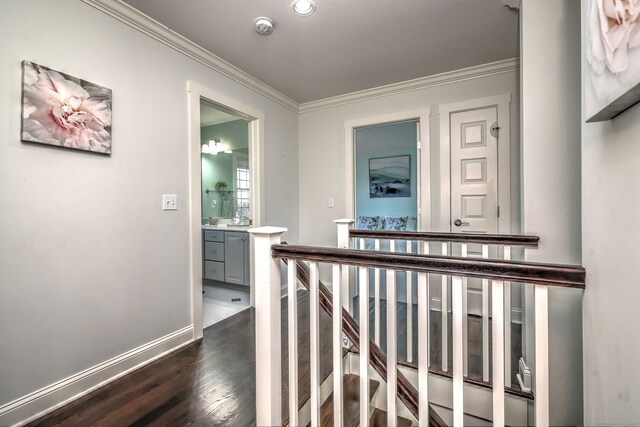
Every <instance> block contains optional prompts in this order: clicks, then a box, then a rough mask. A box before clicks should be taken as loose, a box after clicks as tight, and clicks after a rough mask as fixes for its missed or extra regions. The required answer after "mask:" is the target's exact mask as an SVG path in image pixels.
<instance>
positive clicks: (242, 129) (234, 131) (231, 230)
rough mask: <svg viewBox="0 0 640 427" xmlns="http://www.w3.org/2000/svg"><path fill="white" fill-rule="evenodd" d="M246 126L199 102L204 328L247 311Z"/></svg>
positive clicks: (237, 118)
mask: <svg viewBox="0 0 640 427" xmlns="http://www.w3.org/2000/svg"><path fill="white" fill-rule="evenodd" d="M249 123H250V120H248V119H247V118H246V117H245V116H244V115H239V114H237V113H235V112H233V111H230V110H229V109H227V108H226V107H224V106H221V105H219V104H217V103H215V102H212V101H211V100H209V99H206V98H201V99H200V141H201V150H200V152H201V156H200V159H201V165H202V166H201V171H202V184H201V189H202V191H201V199H202V204H201V205H202V208H201V209H202V247H203V260H202V263H203V278H202V321H203V324H202V327H203V328H205V329H206V328H207V327H209V326H211V325H213V324H215V323H217V322H219V321H221V320H224V319H226V318H227V317H230V316H232V315H234V314H236V313H239V312H240V311H242V310H245V309H247V308H249V301H250V292H249V289H250V268H249V266H250V259H251V256H250V241H249V237H248V236H249V235H248V233H247V229H248V228H249V226H250V225H251V197H250V196H251V180H250V176H251V168H250V166H249Z"/></svg>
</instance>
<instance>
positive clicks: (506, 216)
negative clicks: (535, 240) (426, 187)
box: [439, 94, 511, 234]
mask: <svg viewBox="0 0 640 427" xmlns="http://www.w3.org/2000/svg"><path fill="white" fill-rule="evenodd" d="M510 103H511V94H504V95H496V96H491V97H486V98H479V99H471V100H467V101H461V102H456V103H451V104H442V105H440V106H439V111H440V224H439V228H440V230H441V231H468V232H470V231H478V232H483V231H484V232H488V233H501V234H509V233H510V232H511V175H510V174H511V170H510V117H509V104H510ZM474 110H480V111H484V110H486V112H487V113H488V112H489V111H495V112H496V113H497V120H495V121H497V122H498V126H499V127H500V129H499V138H498V139H497V140H496V138H494V137H493V136H491V134H490V128H491V125H492V124H493V121H491V122H490V123H488V124H485V125H480V123H483V122H484V121H490V120H491V119H490V118H488V117H486V118H482V117H481V116H478V118H474V114H475V113H474ZM477 113H478V114H479V111H478V112H477ZM453 120H455V121H456V128H457V129H456V132H455V133H454V132H452V124H453ZM476 122H478V123H476ZM483 127H484V133H485V135H484V136H482V134H483V130H482V128H483ZM479 134H480V135H479ZM454 137H456V138H458V142H457V144H459V146H462V144H463V143H464V144H465V145H466V147H464V148H461V149H456V150H454V149H452V145H453V144H455V143H454ZM461 137H462V138H465V139H464V141H461V140H460V138H461ZM480 138H484V139H485V142H482V143H481V142H475V143H474V142H473V140H478V139H480ZM492 144H495V146H496V149H495V150H494V151H493V152H494V153H496V156H495V160H491V159H486V160H485V161H484V162H483V161H480V160H475V159H481V158H482V157H485V155H484V153H483V149H481V147H483V146H486V147H487V149H491V145H492ZM465 150H468V151H465ZM458 151H460V152H461V153H459V154H458V153H457V152H458ZM454 156H456V160H457V165H453V163H454ZM483 163H484V164H483ZM482 168H485V169H484V171H483V170H482ZM489 168H492V169H493V171H490V170H489ZM463 172H464V173H465V174H466V176H465V178H466V181H467V182H466V183H464V185H462V188H461V190H462V191H466V190H469V191H471V193H469V197H468V198H467V199H466V200H465V203H466V208H468V209H469V214H470V215H468V219H469V220H466V222H469V226H468V227H467V226H464V227H455V226H452V225H451V224H452V221H453V220H455V219H457V218H460V217H456V216H454V215H456V214H459V215H461V212H462V209H465V207H464V206H463V199H462V198H461V197H460V195H456V194H454V193H453V192H454V191H458V189H459V188H460V187H461V184H463V177H462V173H463ZM454 173H455V174H456V177H459V181H458V184H455V183H454V182H453V179H452V176H453V174H454ZM483 173H484V174H486V177H487V178H486V179H487V181H489V179H490V177H492V176H495V185H494V186H493V188H495V190H494V191H495V206H496V209H495V210H494V212H493V215H494V216H497V207H500V216H499V217H498V218H497V221H496V222H495V223H496V228H495V229H494V228H493V227H492V226H489V224H488V223H487V222H484V223H483V220H481V219H480V218H478V216H479V215H480V213H481V209H482V202H481V199H482V198H480V197H474V196H477V194H473V191H476V192H477V193H481V192H480V190H479V187H481V186H482V183H480V182H478V181H479V180H481V179H483V178H481V175H482V174H483ZM474 181H475V182H474ZM487 184H488V185H490V184H489V183H488V182H487ZM489 196H491V197H493V196H492V195H490V194H488V193H487V197H489ZM454 198H456V199H457V202H455V206H454ZM491 200H493V199H491ZM491 200H489V199H487V200H486V201H485V202H484V203H488V202H490V201H491ZM485 206H486V209H489V205H488V204H486V205H485ZM453 208H456V209H460V210H458V211H454V210H453ZM488 213H489V212H487V214H488ZM460 219H461V220H462V221H465V220H463V219H462V218H460ZM487 221H490V219H487ZM482 226H485V227H489V228H487V230H482V229H481V228H480V227H482Z"/></svg>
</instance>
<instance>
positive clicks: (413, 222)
mask: <svg viewBox="0 0 640 427" xmlns="http://www.w3.org/2000/svg"><path fill="white" fill-rule="evenodd" d="M417 229H418V218H417V217H415V216H409V217H407V228H406V231H416V230H417Z"/></svg>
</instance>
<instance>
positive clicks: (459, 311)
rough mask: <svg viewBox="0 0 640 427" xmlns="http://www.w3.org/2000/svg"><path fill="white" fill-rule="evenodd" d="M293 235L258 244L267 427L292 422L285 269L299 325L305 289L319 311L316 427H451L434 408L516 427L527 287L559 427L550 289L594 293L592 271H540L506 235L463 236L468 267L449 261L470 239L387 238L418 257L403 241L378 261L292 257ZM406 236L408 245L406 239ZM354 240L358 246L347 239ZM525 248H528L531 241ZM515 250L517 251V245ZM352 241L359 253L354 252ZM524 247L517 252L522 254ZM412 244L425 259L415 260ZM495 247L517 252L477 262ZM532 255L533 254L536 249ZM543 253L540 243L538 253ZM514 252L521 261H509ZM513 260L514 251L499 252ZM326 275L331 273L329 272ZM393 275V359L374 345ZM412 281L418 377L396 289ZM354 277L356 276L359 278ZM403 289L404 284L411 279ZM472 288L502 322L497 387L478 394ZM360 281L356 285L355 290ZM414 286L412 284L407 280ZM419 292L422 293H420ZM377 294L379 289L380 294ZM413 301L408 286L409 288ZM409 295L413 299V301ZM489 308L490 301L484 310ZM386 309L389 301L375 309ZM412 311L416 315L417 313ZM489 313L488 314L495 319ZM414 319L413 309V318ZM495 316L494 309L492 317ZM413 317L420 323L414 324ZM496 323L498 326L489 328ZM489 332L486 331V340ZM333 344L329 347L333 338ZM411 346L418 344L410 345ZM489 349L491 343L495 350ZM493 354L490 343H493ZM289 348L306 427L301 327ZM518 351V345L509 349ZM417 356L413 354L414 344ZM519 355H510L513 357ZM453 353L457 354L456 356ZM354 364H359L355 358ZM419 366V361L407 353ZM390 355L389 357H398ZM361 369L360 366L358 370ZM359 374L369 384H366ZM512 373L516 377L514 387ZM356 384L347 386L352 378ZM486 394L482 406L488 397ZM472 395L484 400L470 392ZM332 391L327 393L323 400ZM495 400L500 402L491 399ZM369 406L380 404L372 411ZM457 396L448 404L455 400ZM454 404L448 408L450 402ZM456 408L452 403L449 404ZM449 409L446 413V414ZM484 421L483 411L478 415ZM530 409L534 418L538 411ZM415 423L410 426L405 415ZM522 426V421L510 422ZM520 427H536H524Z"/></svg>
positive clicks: (258, 236) (306, 250)
mask: <svg viewBox="0 0 640 427" xmlns="http://www.w3.org/2000/svg"><path fill="white" fill-rule="evenodd" d="M284 231H286V230H285V229H278V228H275V227H263V228H260V229H253V230H250V232H251V233H252V234H253V236H254V238H255V239H254V245H253V246H254V258H253V259H254V260H255V269H254V272H255V278H256V283H255V287H256V296H255V300H256V354H260V355H261V356H260V357H258V358H257V359H256V414H257V423H258V425H281V424H282V419H283V417H282V410H281V406H280V404H279V402H280V399H281V398H282V396H283V393H282V391H283V387H282V382H281V374H280V372H281V371H280V369H281V367H280V364H281V360H282V358H283V354H282V353H281V345H280V342H281V335H280V324H281V321H280V286H281V283H282V281H281V276H280V270H281V266H280V262H281V261H284V262H285V263H287V265H288V268H287V276H288V280H287V283H288V290H289V291H288V295H289V297H288V298H287V304H288V314H287V316H288V318H289V319H296V318H297V316H296V315H295V314H296V310H297V308H296V307H297V287H298V284H302V285H303V286H304V287H305V288H307V290H308V292H309V301H310V316H309V319H310V328H309V343H310V347H309V348H310V352H309V354H310V375H311V381H310V398H309V405H308V406H309V408H310V417H308V418H307V419H309V418H310V419H311V422H310V425H312V426H314V427H315V426H317V425H356V424H357V425H365V424H369V425H380V423H381V422H382V420H384V423H383V424H385V423H386V424H391V425H406V424H407V423H409V424H408V425H417V424H419V425H421V426H427V425H429V426H443V425H447V424H445V422H444V421H443V419H442V418H441V416H440V415H439V414H438V413H436V411H435V410H434V408H433V407H432V406H431V404H430V403H431V402H433V403H435V404H438V405H439V407H442V408H443V414H445V416H446V417H447V418H448V423H449V424H452V425H454V426H462V425H464V423H465V422H467V421H468V420H469V419H470V418H469V417H468V414H471V415H473V416H475V417H477V418H479V419H481V420H483V421H485V422H488V423H491V424H493V425H498V426H504V425H506V423H514V421H513V414H512V413H511V411H510V410H509V399H510V397H509V395H510V394H511V391H510V383H511V375H510V373H511V371H510V370H509V368H507V363H506V360H507V359H509V362H510V351H511V350H510V348H511V347H510V345H508V342H507V345H506V346H505V341H506V337H507V336H509V334H508V333H507V334H506V333H505V328H508V327H510V321H508V322H505V301H509V298H508V292H510V289H511V287H510V285H511V283H512V282H520V283H527V284H530V285H531V286H532V289H533V290H534V299H535V301H534V304H533V306H534V307H533V308H534V309H535V310H534V312H533V314H534V316H535V328H533V330H534V333H535V361H536V365H535V366H534V367H533V369H535V372H536V375H535V384H533V386H534V387H533V388H534V390H535V393H536V396H535V397H536V398H535V402H534V417H535V418H534V419H535V424H536V425H538V426H548V422H549V413H548V410H549V389H548V329H549V323H548V322H549V319H548V311H547V310H548V298H549V294H548V287H549V286H561V287H565V288H577V289H584V286H585V283H584V280H585V275H586V274H585V271H584V269H583V268H582V267H579V266H566V265H552V264H532V263H523V262H514V261H511V260H510V258H509V256H510V247H509V248H507V246H508V245H522V243H521V242H522V241H525V242H526V241H529V240H530V239H529V236H495V235H493V236H492V235H469V234H466V235H463V237H462V240H463V242H462V243H461V247H462V253H463V257H452V256H447V253H448V252H447V247H448V246H447V245H448V244H447V243H445V242H444V241H445V239H460V235H452V234H447V233H406V232H402V233H389V232H377V233H382V234H380V236H383V237H384V238H388V239H398V240H400V241H401V242H400V244H401V245H404V244H405V243H406V247H407V250H406V251H404V250H402V249H401V252H395V249H394V248H395V243H396V241H395V240H391V243H390V248H391V252H379V251H366V250H353V249H348V248H349V247H350V246H351V245H350V244H349V239H350V237H347V238H346V239H344V238H341V237H340V234H339V238H338V241H339V246H340V248H338V249H335V248H320V247H308V246H289V245H282V244H280V237H279V235H280V234H282V232H284ZM375 233H376V232H373V233H372V232H367V235H366V236H363V235H360V236H359V238H360V243H361V247H363V246H364V245H363V243H364V242H363V239H364V238H365V237H366V238H374V239H377V238H379V236H378V237H375V236H376V235H375ZM394 234H397V236H396V235H394ZM347 236H348V234H347ZM519 237H525V239H519ZM512 238H513V239H512ZM345 240H346V241H347V244H346V245H345V243H344V242H345ZM430 240H433V241H435V242H442V251H441V252H440V253H442V254H443V255H441V256H440V255H435V256H434V255H430V253H431V252H430V249H431V248H430V246H429V241H430ZM510 241H512V242H510ZM412 243H415V244H416V245H415V246H414V247H416V248H417V252H412V251H411V250H410V248H411V247H412ZM489 244H498V245H505V247H504V255H505V258H504V260H492V259H476V258H474V259H469V258H467V257H466V254H467V249H468V245H475V247H477V245H480V246H481V247H482V252H483V254H484V253H485V252H488V250H487V249H486V247H487V246H488V245H489ZM526 244H527V243H525V245H526ZM535 244H536V245H537V238H536V241H535ZM507 249H509V250H507ZM499 253H502V250H499ZM321 263H323V264H326V265H327V267H330V268H331V270H332V280H331V282H332V286H333V289H335V290H336V292H334V293H333V294H332V293H331V292H330V291H329V290H328V289H327V287H326V286H325V285H324V283H322V282H321V281H320V278H319V277H320V264H321ZM325 271H326V270H325ZM373 271H376V272H377V271H386V273H385V274H386V288H387V293H386V304H387V310H386V336H387V342H386V352H387V354H385V353H384V352H383V351H382V350H381V349H380V347H379V346H378V345H377V344H376V342H374V340H373V339H372V338H371V336H372V335H373V334H370V332H369V321H370V319H369V273H370V272H373ZM400 272H402V273H406V275H407V277H410V275H415V276H413V277H414V278H415V279H416V282H415V283H417V287H416V289H417V292H418V296H417V310H416V316H417V319H418V320H417V321H418V330H417V334H418V335H417V336H418V343H417V348H418V357H417V364H416V365H415V368H416V369H409V370H407V369H406V368H402V369H400V367H401V363H399V361H398V360H397V355H398V347H397V345H398V343H397V335H396V334H397V329H396V328H397V319H398V318H397V307H396V291H397V285H396V279H397V277H398V275H397V273H400ZM354 273H356V275H355V276H354ZM400 277H401V276H400ZM467 278H475V279H480V280H482V284H483V294H484V289H485V284H486V289H487V290H490V291H491V292H490V294H489V293H487V295H490V296H491V297H490V298H491V305H490V307H491V311H490V313H489V314H488V315H487V318H486V319H489V316H490V319H491V323H490V324H491V327H490V331H489V332H490V338H491V341H490V342H491V355H490V356H489V358H487V357H486V356H485V358H484V360H483V365H484V366H485V368H484V369H485V372H488V371H489V369H490V376H488V375H487V377H486V378H483V379H482V380H476V382H477V383H478V384H475V385H472V384H470V383H472V382H473V381H469V379H468V378H466V377H465V373H463V371H464V370H465V369H466V347H465V343H466V342H467V340H468V338H467V337H468V336H467V335H466V334H467V332H465V326H466V325H467V321H466V320H467V318H466V316H467V313H466V306H465V305H464V301H465V294H466V284H467V281H466V280H467ZM354 279H355V280H354ZM407 283H410V282H409V280H408V279H407ZM411 283H413V282H411ZM440 283H441V286H442V292H443V304H442V307H445V308H446V307H449V310H450V314H449V313H448V312H447V311H444V310H443V311H442V317H443V320H447V316H449V315H450V316H451V319H452V320H451V330H450V331H451V335H450V337H447V334H446V332H447V331H446V329H445V328H447V326H445V324H444V323H445V322H443V327H442V329H444V330H443V332H442V339H443V341H445V344H444V345H443V346H442V348H443V350H442V351H443V357H442V360H443V365H444V363H445V362H444V361H445V360H447V357H446V356H449V354H447V353H445V348H447V349H448V348H449V347H448V346H446V341H447V339H449V340H450V341H451V347H450V348H451V363H450V365H451V366H450V367H448V366H443V368H442V371H443V372H441V373H442V374H444V375H450V378H447V377H445V376H444V375H439V373H434V372H433V370H430V368H429V340H428V336H429V317H430V308H429V302H430V298H429V289H430V288H431V286H430V284H434V285H435V284H438V285H440ZM354 285H356V286H358V287H359V288H358V289H359V292H358V295H359V307H360V309H359V315H358V317H359V322H357V323H356V321H355V320H354V319H353V317H352V316H351V315H350V312H352V309H351V302H352V299H351V296H352V294H350V293H351V292H353V286H354ZM376 285H377V283H376ZM407 289H409V288H408V285H407ZM448 292H450V294H451V295H450V298H451V304H450V305H446V304H445V300H444V298H445V296H446V293H448ZM407 294H408V293H407ZM484 297H485V296H483V298H484ZM378 298H380V295H379V293H378V292H377V288H376V294H375V296H374V300H376V301H377V299H378ZM407 306H408V307H411V305H410V304H409V303H408V304H407ZM488 306H489V305H488V304H487V307H488ZM408 310H410V308H408ZM321 311H325V312H326V313H327V314H329V315H330V316H331V318H332V320H331V322H332V333H331V336H332V337H333V340H332V343H331V349H332V351H331V354H332V360H333V372H332V376H331V379H327V381H326V382H325V383H323V384H321V382H320V378H321V375H320V366H319V360H320V358H321V357H320V356H321V355H322V353H321V345H320V343H321V341H320V312H321ZM483 312H484V307H483ZM377 315H378V312H376V319H375V320H376V334H375V335H376V337H375V341H378V337H377V335H378V329H377V327H378V322H379V319H378V318H377ZM409 316H411V315H410V314H409ZM485 322H487V323H488V320H485ZM484 331H487V328H483V332H484ZM343 335H344V336H346V337H347V338H348V339H349V340H350V341H351V343H352V344H353V347H354V348H353V350H354V351H353V352H350V353H349V354H348V355H347V356H346V358H345V357H343V356H344V350H343V347H342V339H341V338H342V336H343ZM325 336H326V335H325ZM408 336H411V334H410V333H408ZM484 338H486V339H484ZM484 338H483V339H484V342H485V343H487V344H486V345H488V342H489V340H488V336H487V337H484ZM287 339H288V342H289V345H288V360H289V365H288V368H289V382H288V384H289V390H288V391H289V394H290V395H289V399H288V401H289V408H292V409H291V411H293V412H291V414H292V418H291V424H292V425H300V424H302V425H305V424H307V421H304V422H302V420H300V419H299V418H298V416H299V411H298V409H299V407H298V396H299V394H298V375H297V369H298V364H297V361H298V354H297V350H296V349H297V343H298V336H297V325H296V324H295V321H294V322H289V324H288V334H287ZM509 339H510V338H509ZM407 345H410V344H409V342H407ZM507 349H508V350H507ZM446 351H448V350H446ZM353 353H357V355H354V354H353ZM407 354H411V351H410V349H407ZM387 355H388V356H387ZM354 358H357V359H358V360H357V362H354V361H353V359H354ZM355 373H357V374H358V375H354V374H355ZM505 373H506V374H507V375H505ZM343 374H344V376H343ZM478 386H480V388H483V387H484V390H482V393H481V394H480V395H478V393H476V391H477V390H475V389H473V387H476V388H478ZM469 387H472V388H469ZM323 390H325V391H323ZM487 390H488V392H487ZM359 396H368V399H362V400H361V399H360V398H359ZM447 396H448V397H447ZM443 398H445V399H444V400H445V401H443ZM447 399H448V400H447ZM443 402H444V403H443ZM478 405H480V407H481V408H480V410H479V412H482V414H481V415H476V414H474V413H473V412H469V411H471V410H472V409H473V408H476V409H477V408H478ZM526 406H527V405H526V402H525V413H526V412H527V410H526ZM381 409H385V411H386V413H385V412H382V411H381ZM404 414H406V415H404ZM509 417H511V418H509ZM516 423H518V424H526V423H527V422H524V423H519V422H516Z"/></svg>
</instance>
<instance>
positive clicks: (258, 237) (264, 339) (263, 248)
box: [248, 227, 287, 426]
mask: <svg viewBox="0 0 640 427" xmlns="http://www.w3.org/2000/svg"><path fill="white" fill-rule="evenodd" d="M248 231H249V233H251V235H252V236H253V237H254V242H253V257H252V259H253V260H254V263H255V283H254V286H255V296H256V298H255V310H256V311H255V312H256V315H255V333H256V424H257V425H259V426H275V425H282V350H281V347H280V341H281V338H280V310H281V307H280V260H278V259H273V257H272V256H271V246H272V245H276V244H279V243H280V236H281V235H282V233H284V232H285V231H287V229H286V228H279V227H259V228H252V229H250V230H248Z"/></svg>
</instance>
